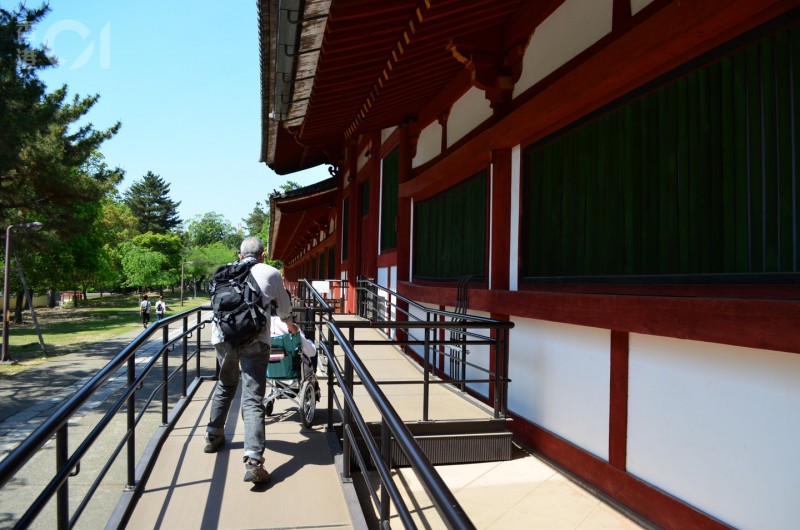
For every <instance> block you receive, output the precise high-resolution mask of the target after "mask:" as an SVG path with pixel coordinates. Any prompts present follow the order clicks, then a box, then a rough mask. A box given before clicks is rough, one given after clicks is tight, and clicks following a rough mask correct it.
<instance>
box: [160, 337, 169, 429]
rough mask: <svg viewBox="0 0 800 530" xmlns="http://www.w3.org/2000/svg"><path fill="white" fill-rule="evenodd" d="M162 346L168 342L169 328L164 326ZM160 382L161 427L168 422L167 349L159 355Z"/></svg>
mask: <svg viewBox="0 0 800 530" xmlns="http://www.w3.org/2000/svg"><path fill="white" fill-rule="evenodd" d="M162 331H163V344H165V345H166V344H167V343H168V342H169V326H164V327H163V328H162ZM161 382H162V383H163V385H164V388H162V389H161V425H166V424H167V423H168V422H169V349H165V350H164V353H162V354H161Z"/></svg>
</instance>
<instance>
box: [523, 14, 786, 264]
mask: <svg viewBox="0 0 800 530" xmlns="http://www.w3.org/2000/svg"><path fill="white" fill-rule="evenodd" d="M798 87H800V29H798V25H797V24H795V25H794V27H792V28H790V29H788V30H785V31H782V32H780V33H777V34H775V35H771V36H769V37H767V38H764V39H762V40H761V41H759V42H757V43H755V44H752V45H750V46H747V47H745V48H742V49H740V50H738V51H736V52H734V53H732V54H729V55H726V56H724V57H722V58H719V59H717V60H715V61H714V62H712V63H710V64H707V65H706V66H704V67H702V68H699V69H696V70H694V71H692V72H691V73H689V74H688V75H685V76H684V77H681V78H680V79H677V80H674V81H671V82H669V83H668V84H666V85H663V86H661V87H659V88H658V89H656V90H655V91H652V92H649V93H647V94H645V95H644V96H641V97H639V98H638V99H635V100H633V101H629V102H627V103H625V104H623V105H622V106H618V107H616V108H615V109H614V110H612V111H611V112H608V113H606V114H604V115H602V116H601V117H599V118H597V119H594V120H593V121H591V122H589V123H586V124H584V125H582V126H580V127H579V128H577V129H573V130H571V131H569V132H567V133H565V134H560V135H557V136H556V137H555V138H554V139H550V140H547V141H545V142H543V143H541V144H538V145H534V146H531V147H530V148H528V149H526V150H525V153H524V161H523V165H524V167H523V172H524V188H523V189H524V191H523V194H524V195H523V197H524V200H523V212H524V213H523V225H522V229H523V244H522V248H521V259H522V275H523V277H524V278H527V279H528V280H535V279H537V278H539V279H544V278H547V277H564V276H566V277H576V276H584V277H591V276H632V275H700V274H726V275H727V274H736V273H748V274H763V273H787V272H798V247H799V246H800V245H799V242H800V239H799V238H798V232H799V230H798V229H799V228H800V225H799V224H798V217H800V182H798V163H800V156H798V155H800V89H798Z"/></svg>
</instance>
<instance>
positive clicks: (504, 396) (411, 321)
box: [342, 279, 514, 421]
mask: <svg viewBox="0 0 800 530" xmlns="http://www.w3.org/2000/svg"><path fill="white" fill-rule="evenodd" d="M357 291H358V298H359V302H358V310H359V316H361V317H363V318H368V319H369V320H368V321H366V322H348V323H347V324H346V326H347V327H350V328H363V327H371V328H375V329H378V330H397V329H403V330H408V329H422V330H424V335H425V336H424V338H423V339H421V340H419V339H417V340H415V339H411V338H409V337H405V338H402V339H400V338H397V337H392V336H390V334H389V333H385V335H386V336H387V337H388V338H389V339H390V340H391V342H392V343H393V344H396V345H402V346H421V347H422V348H423V353H422V359H421V360H422V365H423V378H424V379H423V382H422V384H423V385H424V390H423V420H425V421H427V420H428V404H429V393H430V392H429V386H430V385H431V384H451V385H454V386H455V387H456V388H458V389H459V390H461V391H463V390H464V385H465V384H467V383H485V384H488V385H490V387H491V388H493V398H494V416H495V418H500V417H505V416H506V409H507V405H508V384H509V383H510V382H511V379H510V378H509V376H508V360H509V344H508V337H509V331H510V330H511V329H512V328H513V327H514V323H513V322H508V321H500V320H494V319H491V318H486V317H480V316H475V315H470V314H464V313H455V312H452V311H444V310H440V309H431V308H429V307H425V306H423V305H421V304H419V303H417V302H415V301H413V300H410V299H408V298H406V297H404V296H402V295H399V294H397V293H395V292H394V291H391V290H390V289H387V288H385V287H383V286H381V285H378V284H376V283H375V282H373V281H370V280H366V279H360V280H359V286H358V288H357ZM378 291H384V292H385V293H386V294H387V296H385V297H384V296H379V295H378ZM370 299H371V303H370ZM392 299H397V300H400V301H402V302H404V303H405V304H407V305H408V306H411V307H415V308H417V309H418V310H420V311H421V312H423V313H425V320H422V319H420V318H419V317H417V316H416V315H414V314H413V313H411V312H410V311H407V310H405V309H404V308H403V307H402V306H400V305H399V304H397V303H394V302H392ZM379 302H380V303H381V304H388V305H390V306H391V307H393V308H395V311H396V312H398V311H399V312H400V313H402V314H403V315H405V317H406V320H390V319H389V318H387V315H390V312H389V311H388V308H383V309H381V310H379V309H378V308H377V307H376V306H377V305H378V303H379ZM370 317H372V318H370ZM445 319H449V321H448V320H445ZM342 325H343V326H344V325H345V324H342ZM486 328H488V329H493V330H494V331H495V336H494V337H492V336H487V335H482V334H480V333H477V332H475V331H469V330H470V329H472V330H475V329H486ZM436 329H446V330H452V329H458V330H459V335H458V337H455V338H454V337H451V338H450V339H444V340H441V339H436V338H432V337H431V331H432V330H436ZM351 334H352V332H351ZM351 342H352V344H353V345H358V344H364V345H366V344H369V343H370V342H368V341H357V342H354V341H353V339H352V337H351ZM382 343H385V341H382ZM446 345H457V346H460V347H462V348H466V346H467V345H489V346H493V347H494V361H495V362H494V366H495V368H494V370H490V369H487V368H484V367H482V366H479V365H476V364H474V363H470V362H467V361H466V359H463V360H462V359H461V358H459V357H456V356H454V355H453V354H452V353H450V352H447V351H444V350H436V347H437V346H446ZM433 355H439V356H441V357H442V358H449V359H451V360H453V359H455V360H456V361H457V362H459V363H463V364H464V367H465V369H464V375H463V377H456V374H452V373H451V374H449V375H447V374H444V373H441V372H440V371H439V370H436V369H435V363H433V362H432V361H431V357H432V356H433ZM466 367H470V368H472V369H473V370H474V371H477V372H481V373H484V374H486V378H485V379H480V378H472V379H467V377H466ZM432 368H433V369H432ZM432 371H435V372H437V375H439V376H440V377H441V379H440V380H432V379H431V378H430V374H431V372H432Z"/></svg>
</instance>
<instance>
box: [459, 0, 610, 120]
mask: <svg viewBox="0 0 800 530" xmlns="http://www.w3.org/2000/svg"><path fill="white" fill-rule="evenodd" d="M613 3H614V0H566V2H564V3H563V4H561V6H560V7H559V8H558V9H556V10H555V11H554V12H553V13H552V14H551V15H550V16H549V17H547V18H546V19H545V20H544V21H543V22H542V23H541V24H539V26H538V27H537V28H536V31H535V32H534V34H533V38H531V42H530V44H529V45H528V48H527V50H525V57H524V58H523V60H522V75H521V76H520V78H519V81H517V84H516V85H515V86H514V97H517V96H518V95H520V94H521V93H523V92H524V91H526V90H527V89H529V88H530V87H532V86H534V85H535V84H536V83H538V82H539V81H541V80H542V79H544V78H545V77H547V76H548V75H549V74H551V73H553V72H554V71H555V70H557V69H558V68H559V67H560V66H562V65H564V64H566V63H567V62H568V61H569V60H570V59H572V58H574V57H576V56H577V55H578V54H580V53H581V52H582V51H584V50H585V49H587V48H589V47H590V46H591V45H592V44H594V43H595V42H597V41H598V40H600V39H601V38H602V37H603V36H605V35H607V34H608V33H610V32H611V18H612V12H613V9H612V8H613ZM448 132H449V131H448Z"/></svg>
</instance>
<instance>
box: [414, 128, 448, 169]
mask: <svg viewBox="0 0 800 530" xmlns="http://www.w3.org/2000/svg"><path fill="white" fill-rule="evenodd" d="M441 152H442V126H441V125H439V122H438V121H434V122H433V123H431V124H430V125H428V126H427V127H425V128H424V129H422V132H421V133H419V139H418V140H417V154H416V155H415V156H414V159H413V160H412V161H411V167H418V166H421V165H422V164H424V163H425V162H428V161H430V160H433V159H434V158H435V157H437V156H438V155H439V153H441Z"/></svg>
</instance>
